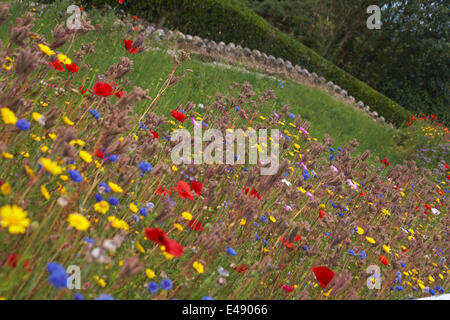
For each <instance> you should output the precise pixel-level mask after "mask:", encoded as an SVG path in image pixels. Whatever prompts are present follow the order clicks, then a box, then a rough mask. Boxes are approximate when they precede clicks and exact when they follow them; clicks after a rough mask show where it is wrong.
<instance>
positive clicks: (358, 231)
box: [356, 227, 364, 235]
mask: <svg viewBox="0 0 450 320" xmlns="http://www.w3.org/2000/svg"><path fill="white" fill-rule="evenodd" d="M356 233H357V234H360V235H362V234H364V229H363V228H360V227H357V228H356Z"/></svg>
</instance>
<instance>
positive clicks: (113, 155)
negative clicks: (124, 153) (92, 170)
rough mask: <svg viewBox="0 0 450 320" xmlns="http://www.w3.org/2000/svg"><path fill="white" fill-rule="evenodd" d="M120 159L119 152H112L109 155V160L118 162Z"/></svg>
mask: <svg viewBox="0 0 450 320" xmlns="http://www.w3.org/2000/svg"><path fill="white" fill-rule="evenodd" d="M118 159H119V156H118V155H117V154H112V155H110V156H109V157H108V160H109V161H111V162H117V160H118Z"/></svg>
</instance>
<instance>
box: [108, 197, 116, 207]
mask: <svg viewBox="0 0 450 320" xmlns="http://www.w3.org/2000/svg"><path fill="white" fill-rule="evenodd" d="M106 201H108V203H109V204H110V205H113V206H117V205H119V200H118V199H117V198H116V197H114V196H109V197H108V198H107V199H106Z"/></svg>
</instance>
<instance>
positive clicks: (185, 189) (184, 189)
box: [172, 181, 194, 200]
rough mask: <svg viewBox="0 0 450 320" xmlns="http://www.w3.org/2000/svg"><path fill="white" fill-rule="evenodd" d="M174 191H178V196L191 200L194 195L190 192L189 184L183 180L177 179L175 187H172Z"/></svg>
mask: <svg viewBox="0 0 450 320" xmlns="http://www.w3.org/2000/svg"><path fill="white" fill-rule="evenodd" d="M172 189H173V190H174V191H178V196H179V197H180V198H187V199H190V200H192V199H193V198H194V195H193V194H192V192H191V189H190V187H189V185H188V184H187V183H186V182H184V181H178V183H177V187H176V188H175V187H173V188H172Z"/></svg>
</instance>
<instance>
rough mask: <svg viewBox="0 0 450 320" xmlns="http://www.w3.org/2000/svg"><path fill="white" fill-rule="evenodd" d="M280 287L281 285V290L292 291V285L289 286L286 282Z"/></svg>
mask: <svg viewBox="0 0 450 320" xmlns="http://www.w3.org/2000/svg"><path fill="white" fill-rule="evenodd" d="M281 287H282V288H283V290H284V291H286V292H292V291H294V287H291V286H289V285H287V284H283V285H281Z"/></svg>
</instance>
